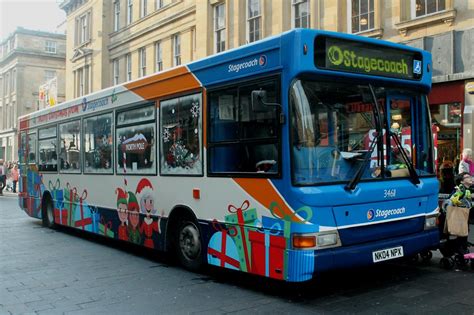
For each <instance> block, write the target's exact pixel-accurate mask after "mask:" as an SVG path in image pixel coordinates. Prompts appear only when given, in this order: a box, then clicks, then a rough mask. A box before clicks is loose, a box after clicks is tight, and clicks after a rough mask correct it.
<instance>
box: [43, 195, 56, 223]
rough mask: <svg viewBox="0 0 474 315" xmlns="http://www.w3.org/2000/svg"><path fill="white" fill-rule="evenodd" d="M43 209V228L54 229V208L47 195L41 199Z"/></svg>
mask: <svg viewBox="0 0 474 315" xmlns="http://www.w3.org/2000/svg"><path fill="white" fill-rule="evenodd" d="M42 204H43V207H42V214H41V218H42V221H43V226H44V227H47V228H54V227H55V226H56V224H55V223H54V206H53V201H52V200H51V197H50V196H49V195H46V196H45V197H44V199H43V202H42Z"/></svg>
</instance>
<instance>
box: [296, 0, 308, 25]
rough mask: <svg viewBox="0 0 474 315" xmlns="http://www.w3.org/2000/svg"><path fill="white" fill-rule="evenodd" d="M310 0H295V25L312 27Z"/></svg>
mask: <svg viewBox="0 0 474 315" xmlns="http://www.w3.org/2000/svg"><path fill="white" fill-rule="evenodd" d="M309 12H310V11H309V0H293V6H292V16H293V27H302V28H309V27H310V13H309Z"/></svg>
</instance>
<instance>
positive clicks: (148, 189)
mask: <svg viewBox="0 0 474 315" xmlns="http://www.w3.org/2000/svg"><path fill="white" fill-rule="evenodd" d="M136 194H137V195H140V196H144V195H147V194H149V195H152V194H153V185H152V184H151V183H150V181H149V180H148V179H146V178H142V179H141V180H140V181H139V182H138V185H137V191H136Z"/></svg>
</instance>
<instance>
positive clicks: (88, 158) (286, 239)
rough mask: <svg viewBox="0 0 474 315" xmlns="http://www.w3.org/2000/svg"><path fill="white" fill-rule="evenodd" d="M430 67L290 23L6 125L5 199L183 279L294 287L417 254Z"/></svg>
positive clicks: (425, 246)
mask: <svg viewBox="0 0 474 315" xmlns="http://www.w3.org/2000/svg"><path fill="white" fill-rule="evenodd" d="M431 69H432V63H431V55H430V54H429V53H427V52H425V51H422V50H419V49H415V48H412V47H408V46H404V45H400V44H394V43H390V42H386V41H381V40H376V39H371V38H365V37H359V36H353V35H347V34H340V33H333V32H326V31H318V30H310V29H296V30H292V31H289V32H286V33H283V34H281V35H278V36H274V37H271V38H267V39H265V40H262V41H259V42H255V43H252V44H249V45H245V46H242V47H239V48H236V49H233V50H230V51H226V52H223V53H220V54H217V55H214V56H211V57H208V58H205V59H202V60H199V61H195V62H192V63H190V64H187V65H185V66H179V67H176V68H173V69H169V70H166V71H163V72H159V73H155V74H152V75H149V76H147V77H144V78H140V79H138V80H135V81H132V82H126V83H123V84H120V85H117V86H114V87H110V88H107V89H105V90H103V91H99V92H95V93H93V94H91V95H87V96H85V97H81V98H80V99H75V100H71V101H68V102H65V103H63V104H60V105H58V106H56V107H52V108H48V109H45V110H42V111H39V112H36V113H33V114H30V115H27V116H23V117H21V118H20V129H21V130H20V141H19V143H20V159H21V161H20V162H21V193H20V197H19V199H20V205H21V207H22V208H23V209H24V210H25V211H26V212H27V213H28V214H29V215H30V216H32V217H36V218H40V219H42V220H43V223H44V224H45V225H46V226H49V227H53V226H56V225H65V226H70V227H73V228H77V229H81V230H84V231H85V232H88V233H96V234H99V235H102V236H104V237H109V238H115V239H118V240H121V241H125V242H131V243H134V244H137V245H139V246H145V247H148V248H153V249H156V250H161V251H168V252H171V253H172V254H175V255H176V256H177V257H178V259H179V261H180V262H181V263H182V265H183V266H184V267H186V268H188V269H191V270H196V269H199V268H201V267H202V266H203V265H205V264H209V265H215V266H218V267H223V268H228V269H233V270H240V271H243V272H248V273H253V274H257V275H261V276H264V277H270V278H274V279H279V280H284V281H291V282H300V281H306V280H310V279H312V278H313V277H315V275H317V274H318V273H321V272H325V271H328V270H332V269H339V268H353V267H357V266H363V265H371V264H377V263H382V262H384V261H387V260H392V259H398V258H402V257H412V256H415V255H417V254H419V253H421V254H422V256H423V258H425V259H429V258H430V252H429V250H431V249H435V248H437V247H438V243H439V235H438V229H437V216H438V212H439V208H438V198H437V196H438V181H437V178H436V176H435V167H434V157H433V153H434V147H433V136H432V132H431V130H432V129H431V118H430V112H429V107H428V101H427V94H428V93H429V91H430V88H431V75H432V74H431ZM98 176H100V177H98ZM98 178H100V180H97V179H98Z"/></svg>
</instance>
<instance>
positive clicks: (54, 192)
mask: <svg viewBox="0 0 474 315" xmlns="http://www.w3.org/2000/svg"><path fill="white" fill-rule="evenodd" d="M60 186H61V184H60V182H59V178H58V179H57V180H56V183H55V184H53V182H51V181H49V191H50V192H51V196H52V198H53V207H54V222H55V223H57V224H62V225H67V211H66V210H65V209H64V207H63V202H64V200H63V190H62V189H61V188H60Z"/></svg>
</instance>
